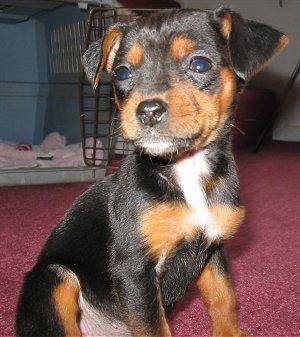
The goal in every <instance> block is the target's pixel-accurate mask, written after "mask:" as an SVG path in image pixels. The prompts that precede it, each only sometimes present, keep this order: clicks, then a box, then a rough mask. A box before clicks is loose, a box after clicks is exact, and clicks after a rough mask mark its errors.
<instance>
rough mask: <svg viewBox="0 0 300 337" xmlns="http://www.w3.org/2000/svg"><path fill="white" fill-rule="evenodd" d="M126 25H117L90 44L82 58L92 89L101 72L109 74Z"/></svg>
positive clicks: (97, 83)
mask: <svg viewBox="0 0 300 337" xmlns="http://www.w3.org/2000/svg"><path fill="white" fill-rule="evenodd" d="M126 27H127V24H124V23H118V24H116V25H114V26H112V27H111V28H109V29H108V31H107V32H106V33H105V35H104V37H103V39H100V40H97V41H95V42H93V43H91V44H90V46H89V47H88V49H87V50H86V52H85V53H84V54H83V56H82V65H83V68H84V71H85V73H86V76H87V78H88V80H89V81H90V82H91V83H92V86H93V88H94V89H95V88H97V87H98V85H99V82H100V79H101V74H102V71H103V70H106V71H107V72H110V71H111V69H112V66H113V63H114V59H115V56H116V53H117V51H118V49H119V46H120V42H121V40H122V37H123V35H124V32H125V28H126Z"/></svg>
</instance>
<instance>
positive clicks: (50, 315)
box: [15, 265, 81, 337]
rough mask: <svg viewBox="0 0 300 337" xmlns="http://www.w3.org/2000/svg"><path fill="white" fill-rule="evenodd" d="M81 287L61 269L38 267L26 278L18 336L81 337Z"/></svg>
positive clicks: (17, 324)
mask: <svg viewBox="0 0 300 337" xmlns="http://www.w3.org/2000/svg"><path fill="white" fill-rule="evenodd" d="M78 294H79V285H78V283H77V280H76V278H75V277H74V276H73V275H72V274H70V273H68V272H66V271H65V269H64V268H63V267H61V266H59V265H49V266H46V267H45V266H42V267H41V266H37V267H35V268H34V269H33V270H32V271H31V272H30V273H29V274H28V275H27V277H26V279H25V282H24V285H23V289H22V292H21V296H20V299H19V304H18V307H17V317H16V327H15V329H16V335H17V336H18V337H33V336H43V337H47V336H49V337H50V336H51V337H53V336H56V337H60V336H81V333H80V330H79V327H78V318H79V306H78Z"/></svg>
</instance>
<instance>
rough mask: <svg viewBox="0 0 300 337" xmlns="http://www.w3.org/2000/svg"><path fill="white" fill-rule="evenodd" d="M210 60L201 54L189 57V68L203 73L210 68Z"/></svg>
mask: <svg viewBox="0 0 300 337" xmlns="http://www.w3.org/2000/svg"><path fill="white" fill-rule="evenodd" d="M211 67H212V64H211V61H210V60H209V59H207V58H205V57H202V56H195V57H193V58H192V59H191V62H190V67H189V68H190V69H191V70H192V71H194V72H196V73H204V72H206V71H208V70H209V69H211Z"/></svg>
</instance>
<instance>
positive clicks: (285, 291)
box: [0, 142, 300, 337]
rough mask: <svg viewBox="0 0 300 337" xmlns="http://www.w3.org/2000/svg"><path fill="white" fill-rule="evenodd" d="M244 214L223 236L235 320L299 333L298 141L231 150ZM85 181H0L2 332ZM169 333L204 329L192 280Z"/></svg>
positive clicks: (204, 336) (203, 334) (181, 336)
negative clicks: (253, 149) (46, 244)
mask: <svg viewBox="0 0 300 337" xmlns="http://www.w3.org/2000/svg"><path fill="white" fill-rule="evenodd" d="M236 159H237V163H238V169H239V175H240V180H241V188H242V195H243V199H244V203H245V205H246V209H247V217H246V221H245V223H244V224H243V225H242V227H241V228H240V230H239V231H238V233H237V234H236V235H235V236H234V237H233V238H232V239H231V240H230V241H229V245H228V246H229V255H230V257H231V269H232V274H233V277H234V282H235V285H236V291H237V295H238V300H239V305H240V311H239V313H240V321H241V325H242V327H243V328H244V329H247V330H249V331H250V332H251V333H252V334H253V336H265V337H288V336H297V337H300V311H299V303H300V296H299V295H300V293H299V289H300V268H299V257H300V256H299V255H300V254H299V253H300V230H299V228H300V143H280V142H272V143H270V144H268V145H266V146H264V148H263V149H262V150H261V151H260V152H259V153H251V152H250V151H247V150H241V151H239V152H238V153H237V154H236ZM88 186H89V184H87V183H85V184H82V183H81V184H65V185H47V186H46V185H41V186H24V187H1V188H0V261H1V263H0V296H1V297H0V298H1V301H0V318H1V319H0V336H7V337H8V336H14V332H13V321H14V313H15V306H16V302H17V297H18V292H19V290H20V287H21V283H22V278H23V275H24V273H25V272H26V271H28V270H29V269H30V268H31V267H32V265H33V263H34V260H35V258H36V257H37V254H38V253H39V251H40V249H41V248H42V246H43V244H44V242H45V240H46V238H47V236H48V235H49V233H50V231H51V230H52V228H53V227H54V226H55V225H56V223H57V222H58V221H59V219H60V218H61V217H62V215H63V214H64V212H65V210H66V209H67V208H68V207H69V206H70V204H71V203H72V201H73V200H74V198H76V197H77V196H78V195H79V194H80V193H82V192H83V191H84V190H85V189H86V188H87V187H88ZM170 320H171V326H172V330H173V332H174V336H175V337H188V336H189V337H208V336H210V327H209V320H208V317H207V313H206V310H205V308H204V305H203V303H202V299H201V296H199V295H198V293H197V290H196V288H195V286H193V285H192V286H191V287H190V289H189V291H188V293H187V295H186V297H185V298H184V300H182V301H181V302H180V303H178V304H177V306H176V308H175V311H174V312H173V314H172V316H171V317H170Z"/></svg>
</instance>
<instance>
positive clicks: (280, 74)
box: [179, 0, 300, 141]
mask: <svg viewBox="0 0 300 337" xmlns="http://www.w3.org/2000/svg"><path fill="white" fill-rule="evenodd" d="M179 2H180V3H181V4H182V7H188V8H201V9H214V8H216V7H219V6H220V5H223V6H228V7H230V8H231V9H232V10H235V11H237V12H239V13H240V14H241V15H242V16H244V17H245V18H247V19H250V20H255V21H260V22H263V23H266V24H269V25H271V26H273V27H274V28H277V29H279V30H280V31H282V32H284V33H286V34H287V35H288V36H289V38H290V43H289V45H288V46H287V47H286V49H285V50H284V51H283V52H282V53H281V54H280V55H278V56H277V57H276V58H275V59H274V60H273V61H272V62H271V63H270V64H269V65H268V66H267V67H266V68H265V69H264V70H263V71H262V72H261V73H260V74H258V75H257V76H256V77H255V78H254V79H253V80H252V82H251V84H253V85H255V86H258V87H264V88H268V89H271V90H273V91H274V92H276V94H277V96H278V97H279V98H280V97H281V95H282V92H283V90H284V88H285V85H286V83H287V81H288V79H289V77H290V76H291V74H292V72H293V70H294V68H295V66H296V64H297V62H298V60H299V57H300V0H282V7H280V5H279V3H280V1H279V0H227V1H226V0H225V1H222V0H179ZM273 138H274V139H278V140H295V141H300V75H299V77H298V79H297V81H296V82H295V84H294V87H293V90H292V92H291V93H290V95H288V97H287V99H286V102H285V104H284V106H283V109H281V112H280V116H279V118H277V120H276V123H275V126H274V132H273Z"/></svg>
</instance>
